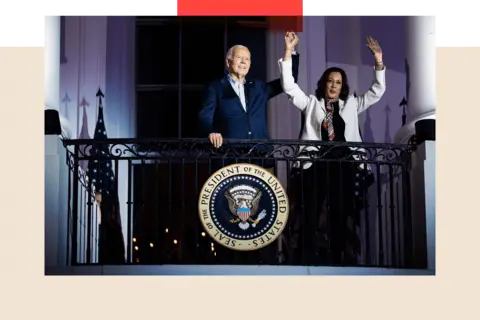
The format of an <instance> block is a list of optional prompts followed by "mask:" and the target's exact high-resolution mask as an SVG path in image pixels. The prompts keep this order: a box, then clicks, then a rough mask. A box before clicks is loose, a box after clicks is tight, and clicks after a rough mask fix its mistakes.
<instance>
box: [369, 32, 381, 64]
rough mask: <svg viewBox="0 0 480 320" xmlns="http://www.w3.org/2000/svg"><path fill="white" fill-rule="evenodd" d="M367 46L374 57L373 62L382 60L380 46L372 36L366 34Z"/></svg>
mask: <svg viewBox="0 0 480 320" xmlns="http://www.w3.org/2000/svg"><path fill="white" fill-rule="evenodd" d="M367 47H368V48H369V49H370V51H371V52H372V54H373V55H374V57H375V62H382V61H383V60H382V59H383V56H382V48H381V47H380V45H379V44H378V41H377V40H375V39H373V38H372V37H370V36H368V37H367Z"/></svg>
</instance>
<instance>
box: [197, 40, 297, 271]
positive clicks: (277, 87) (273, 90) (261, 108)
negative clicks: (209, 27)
mask: <svg viewBox="0 0 480 320" xmlns="http://www.w3.org/2000/svg"><path fill="white" fill-rule="evenodd" d="M297 41H298V39H297V40H296V42H297ZM299 58H300V57H299V55H298V54H297V53H296V52H294V53H293V55H292V73H293V77H294V79H295V81H297V77H298V65H299ZM225 60H226V61H225V64H226V68H227V71H228V72H227V74H226V75H225V76H224V77H223V78H221V79H219V80H216V81H214V82H212V83H210V84H209V85H208V86H207V87H206V93H205V96H204V100H203V105H202V108H201V110H200V112H199V124H200V131H201V135H202V136H208V138H209V141H210V142H211V143H212V144H213V145H214V146H215V147H216V148H219V147H221V146H222V144H223V139H269V134H268V127H267V101H268V100H269V99H271V98H273V97H275V96H277V95H279V94H280V93H282V92H283V88H282V85H281V82H280V78H278V79H275V80H273V81H270V82H267V83H265V82H263V81H261V80H258V79H250V78H248V77H247V75H248V72H249V70H250V66H251V55H250V50H248V48H247V47H245V46H242V45H235V46H233V47H231V48H230V49H229V50H228V52H227V56H226V59H225ZM242 147H244V148H245V149H247V150H248V149H249V147H251V146H249V145H245V144H243V145H241V146H239V148H242ZM256 151H257V154H256V156H262V151H264V150H263V149H261V150H258V149H257V150H256ZM258 153H259V154H258ZM263 153H264V152H263ZM250 154H251V155H252V153H250ZM254 155H255V154H254ZM236 160H237V161H240V162H250V163H253V164H257V165H260V166H262V167H264V168H266V169H267V170H269V171H270V172H272V173H273V168H274V166H275V162H274V160H273V159H269V160H264V161H258V160H252V161H248V159H241V158H238V159H236ZM246 160H247V161H246ZM233 162H234V160H233V159H223V160H222V161H220V160H216V161H212V171H215V170H217V169H219V168H220V167H223V166H226V165H228V164H230V163H233ZM219 249H220V251H219V254H218V256H217V260H218V261H217V263H232V262H234V263H240V264H243V263H246V264H257V263H260V261H261V263H267V264H270V263H271V264H275V263H276V244H271V245H270V246H268V247H266V248H264V249H262V250H260V252H255V251H254V252H248V253H247V252H245V253H235V252H233V251H232V250H228V249H224V248H218V249H217V250H219Z"/></svg>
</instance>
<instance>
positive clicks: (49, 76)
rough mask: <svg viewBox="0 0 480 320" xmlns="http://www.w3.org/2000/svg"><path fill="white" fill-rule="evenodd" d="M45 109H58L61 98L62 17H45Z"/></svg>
mask: <svg viewBox="0 0 480 320" xmlns="http://www.w3.org/2000/svg"><path fill="white" fill-rule="evenodd" d="M44 59H45V82H44V90H45V109H55V110H58V109H59V108H58V105H59V100H60V17H58V16H57V17H45V57H44Z"/></svg>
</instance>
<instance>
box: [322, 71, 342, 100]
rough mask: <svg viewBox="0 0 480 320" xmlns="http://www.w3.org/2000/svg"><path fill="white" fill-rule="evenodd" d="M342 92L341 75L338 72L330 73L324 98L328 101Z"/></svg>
mask: <svg viewBox="0 0 480 320" xmlns="http://www.w3.org/2000/svg"><path fill="white" fill-rule="evenodd" d="M341 91H342V75H341V73H340V72H330V74H329V75H328V78H327V86H326V88H325V96H326V97H327V98H328V99H335V98H337V97H338V96H339V95H340V92H341Z"/></svg>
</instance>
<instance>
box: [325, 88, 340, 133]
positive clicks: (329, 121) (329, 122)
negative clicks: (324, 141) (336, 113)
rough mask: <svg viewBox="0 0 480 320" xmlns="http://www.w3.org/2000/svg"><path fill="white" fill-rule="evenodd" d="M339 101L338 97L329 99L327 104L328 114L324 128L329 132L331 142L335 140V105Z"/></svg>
mask: <svg viewBox="0 0 480 320" xmlns="http://www.w3.org/2000/svg"><path fill="white" fill-rule="evenodd" d="M337 101H338V97H337V98H335V99H328V100H327V102H326V103H325V108H326V110H327V114H326V116H325V120H324V121H323V127H324V128H325V129H326V130H327V132H328V138H329V139H330V141H333V139H334V138H335V132H334V130H333V108H334V106H333V105H334V103H335V102H337Z"/></svg>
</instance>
